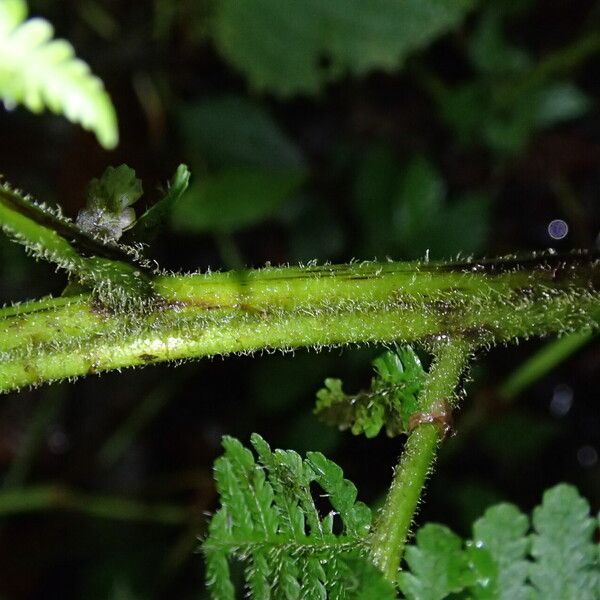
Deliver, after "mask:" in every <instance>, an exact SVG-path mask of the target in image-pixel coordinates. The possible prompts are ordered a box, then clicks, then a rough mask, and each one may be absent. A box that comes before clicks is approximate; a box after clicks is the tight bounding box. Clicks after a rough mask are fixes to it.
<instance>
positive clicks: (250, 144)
mask: <svg viewBox="0 0 600 600" xmlns="http://www.w3.org/2000/svg"><path fill="white" fill-rule="evenodd" d="M179 123H180V130H181V134H182V137H183V139H184V142H185V145H186V148H187V151H188V153H189V154H190V157H191V158H192V159H194V160H196V161H200V160H201V161H204V162H206V164H208V166H209V167H210V168H211V169H219V168H223V167H238V166H249V167H263V168H266V169H294V170H296V169H298V170H299V169H300V168H301V167H302V165H303V163H304V159H303V157H302V153H301V152H300V150H299V149H298V148H297V147H296V146H295V145H294V143H293V142H292V141H291V140H290V139H289V138H288V137H287V136H286V135H285V133H284V132H283V131H282V130H281V128H280V127H279V125H278V124H277V123H276V122H275V120H274V119H273V117H272V116H271V115H270V114H269V112H268V111H267V110H266V108H265V107H264V105H261V104H259V103H257V102H253V101H251V100H249V99H247V98H244V97H242V96H232V95H230V96H219V97H216V98H210V99H207V100H204V101H202V102H199V103H197V104H193V105H189V106H187V107H184V108H183V109H182V110H181V111H180V114H179Z"/></svg>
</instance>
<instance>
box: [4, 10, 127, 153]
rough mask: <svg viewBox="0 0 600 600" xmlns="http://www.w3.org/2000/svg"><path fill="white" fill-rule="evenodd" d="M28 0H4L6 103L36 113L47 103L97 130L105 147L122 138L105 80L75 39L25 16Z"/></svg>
mask: <svg viewBox="0 0 600 600" xmlns="http://www.w3.org/2000/svg"><path fill="white" fill-rule="evenodd" d="M26 17H27V3H26V2H25V1H24V0H2V2H0V98H2V100H3V101H4V104H5V105H6V106H8V107H14V106H15V105H17V104H22V105H24V106H26V107H27V108H28V109H29V110H31V111H32V112H34V113H39V112H42V111H43V110H44V109H49V110H51V111H52V112H54V113H58V114H61V115H64V116H65V117H66V118H67V119H69V121H71V122H73V123H79V124H80V125H81V126H82V127H84V128H85V129H88V130H91V131H93V132H94V133H95V134H96V137H97V139H98V141H99V142H100V144H101V145H102V146H104V148H107V149H112V148H114V147H115V146H116V145H117V143H118V141H119V131H118V127H117V117H116V114H115V108H114V106H113V104H112V102H111V99H110V97H109V95H108V93H107V92H106V90H105V88H104V84H103V83H102V81H101V80H100V79H99V78H98V77H96V76H95V75H93V74H92V72H91V71H90V68H89V66H88V65H87V64H86V63H84V62H83V61H82V60H80V59H79V58H77V57H76V56H75V51H74V49H73V47H72V46H71V44H70V43H69V42H67V41H65V40H61V39H55V38H54V28H53V27H52V25H51V24H50V23H49V22H48V21H46V20H45V19H42V18H40V17H36V18H32V19H28V20H25V19H26Z"/></svg>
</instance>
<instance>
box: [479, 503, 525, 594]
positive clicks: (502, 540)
mask: <svg viewBox="0 0 600 600" xmlns="http://www.w3.org/2000/svg"><path fill="white" fill-rule="evenodd" d="M528 529H529V519H528V518H527V517H526V516H525V515H524V514H523V513H521V512H520V511H519V510H518V509H517V508H516V507H515V506H513V505H511V504H498V505H496V506H493V507H491V508H489V509H488V510H487V511H486V512H485V514H484V515H483V517H481V518H480V519H478V520H477V521H476V522H475V523H474V525H473V541H472V547H473V548H476V549H485V550H487V551H488V552H489V554H490V556H491V558H492V559H493V561H494V563H495V567H496V571H495V574H494V578H493V581H490V579H489V578H488V581H487V582H486V583H487V588H488V589H489V588H491V592H492V595H490V596H489V597H492V598H497V599H498V600H525V599H527V598H530V597H531V594H532V591H533V590H532V588H531V587H530V586H529V585H527V584H526V579H527V575H528V571H529V563H528V562H527V560H526V557H527V553H528V550H529V546H530V543H529V540H528V538H527V537H526V534H527V531H528Z"/></svg>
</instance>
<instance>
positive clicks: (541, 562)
mask: <svg viewBox="0 0 600 600" xmlns="http://www.w3.org/2000/svg"><path fill="white" fill-rule="evenodd" d="M589 513H590V507H589V504H588V503H587V501H586V500H584V499H583V498H582V497H581V496H580V495H579V493H578V492H577V490H576V489H575V488H574V487H573V486H570V485H566V484H562V485H558V486H556V487H554V488H552V489H551V490H548V491H547V492H546V493H545V494H544V500H543V502H542V505H541V506H538V507H537V508H536V509H535V511H534V512H533V525H534V528H535V531H536V533H534V534H533V535H532V547H531V554H532V556H533V557H535V559H536V562H535V563H534V565H533V566H532V568H531V570H530V578H531V582H532V583H533V584H534V586H535V587H536V588H537V589H538V590H539V593H540V597H541V598H564V599H565V600H593V599H597V598H598V595H599V591H600V560H599V554H598V544H596V543H594V541H593V540H594V536H595V533H596V530H597V528H598V522H597V520H596V519H592V518H591V517H590V514H589Z"/></svg>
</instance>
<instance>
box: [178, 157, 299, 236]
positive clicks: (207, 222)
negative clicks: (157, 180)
mask: <svg viewBox="0 0 600 600" xmlns="http://www.w3.org/2000/svg"><path fill="white" fill-rule="evenodd" d="M303 180H304V175H303V174H302V173H300V172H297V171H287V172H286V171H270V172H269V171H264V170H258V169H252V168H230V169H226V170H224V171H221V172H219V173H217V174H215V175H209V176H207V177H205V178H204V179H202V180H201V181H196V182H195V184H193V185H192V186H191V187H190V189H189V192H188V193H187V194H186V195H185V196H184V197H183V198H182V199H181V201H180V202H179V203H178V204H177V205H176V206H175V208H174V211H173V224H174V226H175V228H176V229H179V230H180V231H189V232H196V233H198V232H221V233H230V232H233V231H236V230H238V229H242V228H244V227H249V226H251V225H255V224H256V223H258V222H260V221H262V220H264V219H266V218H269V217H271V216H272V215H273V214H274V213H275V211H276V210H277V209H278V208H279V206H280V205H281V204H282V203H283V202H284V201H285V200H286V199H287V198H288V197H289V196H290V195H291V194H292V193H293V192H295V191H296V190H297V189H298V188H299V187H300V185H301V184H302V182H303Z"/></svg>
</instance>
